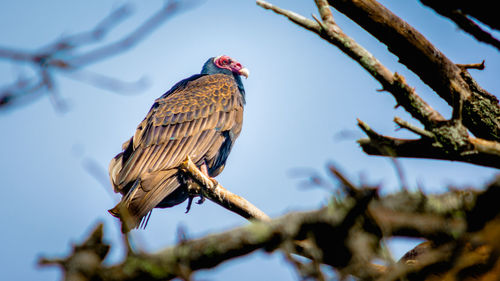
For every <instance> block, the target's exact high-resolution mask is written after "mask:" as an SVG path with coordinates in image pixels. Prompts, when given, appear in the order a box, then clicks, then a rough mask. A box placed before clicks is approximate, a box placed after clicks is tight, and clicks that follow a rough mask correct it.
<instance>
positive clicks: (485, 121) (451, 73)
mask: <svg viewBox="0 0 500 281" xmlns="http://www.w3.org/2000/svg"><path fill="white" fill-rule="evenodd" d="M328 2H329V3H330V5H332V6H333V7H335V8H336V9H337V10H338V11H340V12H342V13H344V14H345V15H346V16H348V17H349V18H351V19H352V20H353V21H355V22H356V23H358V24H359V25H360V26H361V27H363V28H364V29H365V30H367V31H368V32H370V33H371V34H372V35H373V36H375V37H376V38H377V39H379V40H380V41H381V42H382V43H384V44H385V45H387V47H388V49H389V51H391V52H392V53H394V54H395V55H396V56H398V57H399V60H400V62H401V63H402V64H404V65H406V66H407V67H408V68H409V69H410V70H412V71H413V72H414V73H415V74H417V75H418V76H419V77H420V78H421V79H422V81H424V82H425V83H426V84H427V85H429V86H430V87H431V88H432V89H434V91H435V92H436V93H437V94H438V95H439V96H440V97H441V98H443V99H444V100H445V101H447V102H448V104H450V105H451V106H453V105H454V103H455V101H456V99H463V100H464V112H463V113H464V125H465V126H467V128H468V129H469V130H470V131H471V132H472V133H473V134H474V135H476V136H477V137H480V138H483V139H488V140H494V141H500V106H499V104H498V99H497V98H496V97H495V96H494V95H491V94H490V93H488V92H487V91H486V90H484V89H482V88H481V87H480V86H479V85H477V83H476V82H475V81H474V79H473V78H472V77H471V76H470V75H469V74H468V73H467V71H466V70H463V69H461V68H460V67H458V66H457V65H456V64H454V63H453V62H452V61H450V60H449V59H448V58H447V57H446V56H445V55H444V54H443V53H441V52H440V51H439V50H438V49H437V48H436V47H434V46H433V45H432V44H431V43H430V42H429V41H428V40H427V39H426V38H425V37H424V36H423V35H422V34H420V33H419V32H418V31H417V30H415V29H414V28H413V27H411V26H410V25H409V24H408V23H406V22H405V21H403V20H402V19H401V18H399V17H398V16H396V15H395V14H393V13H392V12H391V11H389V10H388V9H387V8H385V7H384V6H382V5H381V4H379V3H378V2H376V1H375V0H363V1H352V0H329V1H328Z"/></svg>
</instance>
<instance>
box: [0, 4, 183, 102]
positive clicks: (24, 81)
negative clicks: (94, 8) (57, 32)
mask: <svg viewBox="0 0 500 281" xmlns="http://www.w3.org/2000/svg"><path fill="white" fill-rule="evenodd" d="M183 5H184V4H181V3H180V2H178V1H175V0H171V1H166V2H165V5H164V7H163V8H161V9H160V10H158V11H157V12H156V13H155V14H153V15H152V16H151V17H150V18H148V19H146V20H145V21H144V22H142V23H141V24H140V25H139V26H138V27H137V28H136V29H135V30H133V31H131V32H130V33H129V34H127V35H125V36H124V37H123V38H121V39H119V40H117V41H115V42H112V43H109V44H106V43H102V44H101V45H100V46H97V47H95V48H93V49H90V50H85V51H81V50H82V48H87V47H88V45H90V44H98V43H100V42H102V41H103V40H104V39H105V38H106V36H107V35H108V34H109V33H111V31H112V30H113V29H114V28H115V27H116V26H118V24H120V23H121V22H123V21H124V20H125V19H126V18H127V17H129V16H130V15H131V11H132V10H131V8H130V6H128V5H123V6H121V7H119V8H117V9H115V10H114V11H112V12H111V13H110V14H109V15H108V16H107V17H106V18H104V19H103V20H102V21H100V22H99V23H98V24H97V25H96V26H95V27H94V28H93V29H92V30H90V31H87V32H82V33H77V34H73V35H68V36H63V37H62V38H59V39H57V40H55V41H54V42H52V43H50V44H48V45H46V46H43V47H41V48H39V49H38V50H36V51H33V52H31V51H24V50H17V49H11V48H7V47H2V46H0V59H3V60H8V61H10V62H12V63H14V64H21V63H23V64H28V65H29V66H30V67H31V68H32V69H33V73H34V74H33V75H31V76H29V77H25V76H24V75H20V76H19V78H18V79H17V81H14V82H13V83H12V84H10V85H6V86H4V87H2V89H0V110H1V109H5V108H8V107H9V108H10V107H12V106H13V105H18V104H25V103H27V102H29V101H32V100H35V99H36V98H38V97H40V96H42V95H43V94H46V93H48V94H50V95H51V98H52V99H53V100H54V101H55V105H56V106H58V107H56V108H58V109H62V108H60V105H62V102H61V100H59V96H58V93H57V82H56V78H57V75H58V74H66V75H67V76H68V77H69V78H73V79H76V80H80V81H83V82H86V83H89V84H91V85H94V86H96V87H102V88H104V89H107V90H112V91H115V92H127V91H133V90H137V89H139V88H143V84H144V81H142V80H139V81H137V82H133V83H129V82H124V81H121V80H119V79H116V78H112V77H107V76H105V75H101V74H96V73H92V72H89V71H84V69H85V68H86V67H87V66H89V65H90V64H92V63H96V62H98V61H102V60H105V59H107V58H110V57H112V56H115V55H118V54H120V53H122V52H124V51H126V50H128V49H130V48H132V47H133V46H135V45H136V44H138V43H139V42H141V41H142V40H144V39H145V38H146V37H147V36H148V35H149V34H151V33H152V32H153V31H154V30H155V29H157V28H158V27H159V26H161V25H162V24H163V23H164V22H165V21H166V20H168V19H170V18H171V17H172V16H173V15H174V14H176V13H177V12H179V11H180V10H181V8H183Z"/></svg>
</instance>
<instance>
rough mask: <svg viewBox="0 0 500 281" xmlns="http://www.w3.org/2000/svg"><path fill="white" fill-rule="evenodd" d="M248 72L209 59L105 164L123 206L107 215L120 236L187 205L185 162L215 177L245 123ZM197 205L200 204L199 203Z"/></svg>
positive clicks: (230, 63) (161, 100)
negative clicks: (160, 212) (157, 213)
mask: <svg viewBox="0 0 500 281" xmlns="http://www.w3.org/2000/svg"><path fill="white" fill-rule="evenodd" d="M248 75H249V71H248V69H247V68H245V67H243V66H242V65H241V64H240V63H239V62H238V61H236V60H234V59H232V58H231V57H229V56H227V55H221V56H218V57H211V58H209V59H208V60H207V61H206V62H205V63H204V64H203V67H202V70H201V73H200V74H195V75H192V76H191V77H189V78H186V79H184V80H181V81H179V82H177V83H176V84H175V85H174V86H173V87H172V88H171V89H170V90H168V91H167V92H165V93H164V94H163V95H162V96H160V97H159V98H158V99H156V100H155V102H154V103H153V105H152V106H151V109H150V110H149V112H148V114H147V115H146V117H145V118H144V120H143V121H142V122H141V123H140V124H139V125H138V127H137V129H136V131H135V134H134V135H133V136H132V137H131V138H130V139H129V140H127V141H126V142H125V143H124V144H123V145H122V151H121V152H120V153H118V154H117V155H116V156H115V157H114V158H113V159H112V160H111V162H110V164H109V176H110V179H111V183H112V186H113V189H114V191H115V192H116V193H121V194H122V198H121V201H120V202H119V203H118V204H117V205H116V206H115V207H114V208H112V209H110V210H108V211H109V212H110V213H111V215H113V216H115V217H117V218H120V220H121V221H122V230H124V231H128V230H130V229H133V228H139V227H143V228H145V227H146V225H147V223H148V220H149V217H150V215H151V212H152V210H153V209H154V208H169V207H173V206H175V205H178V204H181V203H183V202H184V201H186V200H187V199H189V202H188V207H187V211H186V212H188V211H189V208H190V206H191V201H192V199H193V197H194V196H193V195H190V194H189V192H188V185H189V184H190V180H189V179H187V178H186V176H185V175H184V174H183V173H182V172H181V171H180V169H179V166H180V164H181V163H182V162H183V161H184V160H185V159H186V158H187V157H188V156H189V157H190V158H191V160H192V161H193V162H194V163H195V164H196V166H197V167H198V168H199V169H200V170H201V171H202V172H204V173H205V174H206V175H207V176H209V177H211V178H213V177H215V176H217V175H219V174H220V173H221V172H222V170H223V169H224V167H225V164H226V160H227V158H228V156H229V153H230V152H231V149H232V148H233V145H234V142H235V140H236V138H237V137H238V136H239V134H240V132H241V128H242V123H243V106H244V105H245V89H244V87H243V83H242V80H241V76H244V77H245V78H248ZM200 201H201V200H200Z"/></svg>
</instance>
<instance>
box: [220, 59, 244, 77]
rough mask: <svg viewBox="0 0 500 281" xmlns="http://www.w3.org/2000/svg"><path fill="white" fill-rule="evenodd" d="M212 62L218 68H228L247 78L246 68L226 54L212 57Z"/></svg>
mask: <svg viewBox="0 0 500 281" xmlns="http://www.w3.org/2000/svg"><path fill="white" fill-rule="evenodd" d="M214 64H215V65H216V66H217V67H219V68H225V69H229V70H230V71H231V72H233V73H236V74H238V75H242V76H245V78H248V75H249V74H250V73H249V71H248V69H246V68H244V67H243V66H242V65H241V63H239V62H237V61H236V60H233V59H232V58H230V57H229V56H226V55H222V56H219V57H216V58H215V59H214Z"/></svg>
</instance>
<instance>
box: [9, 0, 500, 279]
mask: <svg viewBox="0 0 500 281" xmlns="http://www.w3.org/2000/svg"><path fill="white" fill-rule="evenodd" d="M271 2H272V3H274V4H276V5H278V6H281V7H282V8H286V9H291V10H293V11H296V12H298V13H300V14H302V15H305V16H310V15H311V13H315V14H318V13H317V11H316V9H315V5H314V1H312V0H311V1H286V0H272V1H271ZM122 3H125V2H124V1H102V0H100V1H98V0H89V1H65V0H45V1H28V0H17V1H1V2H0V46H4V47H11V48H19V49H23V50H35V49H36V48H37V47H40V46H43V45H46V44H47V43H50V42H52V41H53V40H55V39H57V38H58V37H60V36H61V35H62V34H66V35H67V34H72V33H75V32H80V31H85V30H88V29H90V28H91V27H93V26H94V24H95V23H96V22H98V21H99V20H101V19H102V18H104V17H105V16H106V15H107V14H108V13H109V12H110V11H111V10H112V9H113V8H114V7H117V6H118V5H120V4H122ZM131 3H132V4H133V6H134V7H135V13H134V15H133V16H132V17H131V18H130V20H128V21H126V22H125V23H123V24H121V25H120V26H119V27H118V28H117V29H116V32H114V33H112V34H111V35H110V36H109V38H108V39H107V40H106V42H113V41H114V40H116V39H118V38H120V36H123V35H124V34H126V33H127V31H130V30H131V29H133V28H134V27H136V26H137V25H138V24H139V23H140V22H141V21H143V20H145V19H146V18H147V17H149V16H150V15H151V14H153V13H154V12H155V11H156V10H157V9H159V8H160V7H161V5H162V1H131ZM382 3H383V4H384V5H386V6H387V7H388V8H389V9H391V10H392V11H393V12H395V13H396V14H398V15H399V16H400V17H402V18H403V19H405V20H406V21H407V22H409V23H410V24H411V25H412V26H414V27H415V28H416V29H418V30H419V31H420V32H422V33H423V34H424V35H425V36H426V37H427V38H428V39H429V40H430V41H431V42H433V43H434V44H435V46H436V47H438V48H439V49H440V50H441V51H443V52H444V53H445V54H446V55H447V56H448V57H449V58H450V59H451V60H452V61H454V62H456V63H478V62H481V61H482V60H483V59H485V60H486V69H485V70H484V71H476V70H471V74H472V75H473V76H474V78H475V79H476V80H477V81H478V82H479V84H480V85H481V86H483V87H484V88H485V89H487V90H488V91H490V92H491V93H493V94H495V93H496V94H498V93H499V92H500V85H499V83H498V81H499V80H498V78H499V74H500V55H499V53H498V52H497V51H495V49H493V48H492V47H489V46H487V45H484V44H479V43H477V42H476V41H475V40H473V39H472V38H471V37H470V36H469V35H467V34H464V33H463V32H462V31H460V30H458V29H457V28H456V27H455V25H454V24H452V23H451V22H449V21H448V20H446V19H444V18H441V17H439V16H437V15H436V14H435V13H434V12H433V11H432V10H430V9H428V8H425V7H422V6H421V5H420V4H419V2H418V1H415V0H414V1H396V0H392V1H388V0H387V1H386V0H384V1H382ZM334 16H335V19H336V20H337V22H338V24H339V25H340V26H341V27H342V28H343V30H344V31H345V32H346V33H347V34H348V35H350V36H351V37H353V38H354V39H355V40H357V41H358V42H359V43H360V44H362V45H363V46H365V47H366V48H367V49H368V50H369V51H371V52H372V53H373V54H375V56H376V57H377V58H378V59H379V60H381V61H382V63H383V64H385V65H386V66H387V67H388V68H389V69H391V70H392V71H397V72H398V73H402V74H403V75H404V76H405V77H406V78H407V81H408V83H409V84H410V85H411V86H413V87H415V88H416V90H417V92H418V93H419V94H420V95H421V96H422V97H423V98H424V99H425V100H427V101H428V102H429V103H431V104H432V106H433V107H434V108H436V109H438V110H439V111H440V112H441V113H442V114H443V115H445V116H449V115H450V112H451V110H450V108H449V107H448V105H446V104H445V103H444V102H443V101H442V100H440V99H439V98H438V97H437V95H435V94H434V93H433V92H432V90H431V89H429V88H428V87H427V86H425V85H424V84H423V83H422V82H421V81H420V80H419V79H418V78H417V77H416V76H414V75H412V74H411V73H410V72H409V71H408V70H407V69H406V68H405V67H404V66H402V65H400V64H398V63H397V58H396V57H395V56H393V55H391V54H390V53H389V52H388V51H387V49H386V47H385V46H384V45H382V44H380V43H379V42H378V41H377V40H376V39H374V38H373V37H371V36H370V35H369V34H368V33H366V32H365V31H364V30H362V29H360V28H359V27H357V26H356V25H355V24H354V23H352V22H351V21H350V20H349V19H347V18H345V17H344V16H342V15H341V14H338V13H334ZM221 54H227V55H229V56H231V57H233V58H235V59H237V60H238V61H240V62H241V63H242V64H243V65H244V66H246V67H247V68H248V69H250V71H251V73H250V78H249V79H248V80H245V81H243V82H244V85H245V89H246V92H247V106H246V107H245V116H244V125H243V131H242V133H241V135H240V138H239V139H238V140H237V142H236V145H235V147H234V149H233V151H232V153H231V156H230V157H229V160H228V163H227V166H226V169H225V170H224V172H223V173H222V174H221V175H220V176H219V177H218V180H219V181H220V183H221V184H222V185H224V186H225V187H226V188H228V189H230V190H231V191H233V192H235V193H236V194H239V195H241V196H244V197H245V198H247V199H248V200H249V201H251V202H253V203H254V204H255V205H257V206H258V207H260V208H261V209H262V210H263V211H265V212H266V213H268V214H269V215H271V216H272V217H277V216H280V215H282V214H285V213H286V212H289V211H296V210H310V209H314V208H318V207H320V206H322V205H324V204H326V202H327V201H328V198H329V193H328V192H327V191H325V190H322V189H317V188H304V187H303V185H302V184H301V183H303V182H304V181H306V180H307V173H304V171H309V172H316V173H319V174H321V175H323V176H325V178H328V175H327V174H326V173H325V167H326V164H327V163H329V162H335V163H336V164H338V165H339V167H341V169H342V170H343V171H345V172H346V174H348V175H349V176H350V177H351V179H353V181H355V182H360V181H363V180H364V181H365V182H368V183H373V184H381V185H382V192H391V191H395V190H398V189H399V188H400V184H399V181H398V179H397V177H396V175H395V172H394V168H393V166H392V164H391V162H390V161H389V160H388V159H386V158H381V157H373V156H367V155H365V154H363V153H362V151H361V150H360V148H359V147H358V146H357V144H356V143H355V140H356V139H357V138H360V137H363V134H362V133H361V132H360V131H359V130H358V129H357V127H356V118H360V119H362V120H364V121H365V122H367V123H368V124H369V125H370V126H372V127H373V128H374V129H375V130H378V131H379V132H380V133H384V134H387V135H393V136H399V137H412V135H411V134H409V133H408V132H404V131H398V132H395V131H394V129H395V125H394V124H393V122H392V119H393V117H394V116H399V117H402V118H404V119H406V120H409V121H411V122H412V123H414V124H418V123H417V121H415V120H412V119H411V118H410V117H409V115H408V114H406V113H405V112H404V111H403V110H402V109H394V105H395V102H394V99H393V98H392V97H391V96H390V95H389V94H387V93H380V92H377V91H376V90H377V89H379V88H380V85H379V84H378V83H377V82H375V81H374V80H373V79H372V78H371V76H369V75H368V74H367V73H366V72H365V71H364V70H363V69H361V67H360V66H358V64H357V63H355V62H354V61H352V60H351V59H350V58H348V57H347V56H346V55H344V54H343V53H342V52H340V51H339V50H338V49H337V48H336V47H334V46H331V45H329V44H328V43H326V42H324V41H323V40H321V39H319V37H317V36H316V35H314V34H312V33H311V32H308V31H306V30H304V29H302V28H300V27H298V26H296V25H294V24H292V23H291V22H289V21H288V20H286V19H285V18H283V17H281V16H278V15H275V14H274V13H272V12H270V11H267V10H264V9H262V8H260V7H258V6H257V5H256V4H255V1H253V0H240V1H223V0H207V1H203V2H200V3H199V4H198V5H196V6H195V7H194V8H193V9H191V10H188V11H186V12H183V13H181V14H178V15H176V16H175V17H173V18H172V19H171V20H169V21H168V22H167V23H166V24H164V25H163V26H162V27H161V28H159V29H158V30H156V32H154V33H153V34H152V35H151V36H149V37H148V38H147V39H146V40H144V41H143V42H142V43H140V44H139V45H138V46H136V47H135V48H133V49H131V50H129V51H127V52H125V53H122V54H119V55H117V56H114V57H112V58H110V59H108V60H105V61H102V62H99V63H96V64H93V65H91V66H90V67H89V68H88V70H89V71H92V72H96V73H101V74H106V75H109V76H111V77H116V78H119V79H122V80H124V81H137V80H138V79H141V78H143V77H146V78H147V80H148V81H149V87H147V88H146V89H144V90H143V91H141V92H139V93H136V94H126V95H124V94H116V93H113V92H110V91H107V90H103V89H100V88H96V87H94V86H92V85H88V84H85V83H82V82H79V81H76V80H74V79H72V78H71V77H68V76H67V75H62V76H58V77H59V78H58V80H57V83H58V89H59V92H60V95H61V97H62V99H63V100H64V101H65V102H66V103H67V104H68V106H69V110H68V111H67V112H65V113H61V112H60V111H58V110H57V109H55V108H54V106H53V105H52V103H51V102H50V99H49V98H47V97H46V96H45V97H41V98H39V99H36V100H35V101H34V102H32V103H30V104H28V105H26V106H22V107H16V108H13V109H10V110H8V111H4V112H0V134H1V138H0V175H1V179H2V180H1V182H0V188H1V192H2V196H1V197H0V213H1V214H2V216H1V217H0V225H1V228H0V241H2V251H1V254H0V280H42V281H43V280H56V279H58V278H59V276H60V271H59V270H58V269H56V268H52V269H39V268H37V267H36V261H37V259H38V257H40V256H41V255H46V256H59V255H64V254H67V252H68V250H69V249H70V242H76V241H81V240H82V239H83V238H84V237H85V235H87V234H88V232H89V231H90V229H91V228H92V227H94V226H95V225H96V223H97V222H104V223H105V235H106V240H107V241H108V242H110V243H111V244H113V250H112V252H111V256H110V260H109V262H110V263H112V262H117V261H118V260H119V259H120V257H121V256H122V254H123V248H122V246H121V244H120V241H121V240H120V237H119V224H118V222H117V220H116V219H114V218H113V217H111V216H110V215H109V214H108V213H107V211H106V210H107V209H109V208H111V207H112V206H114V205H115V204H116V203H117V202H118V200H119V198H120V197H119V196H118V195H115V194H112V192H111V186H110V184H109V183H108V182H106V180H107V179H105V180H104V181H105V185H103V184H102V183H101V182H100V181H99V180H98V179H96V177H95V176H93V175H91V173H89V171H88V169H87V168H86V163H87V164H88V163H89V162H92V163H96V164H97V165H98V166H99V167H100V169H102V173H105V172H106V173H107V167H108V163H109V161H110V160H111V158H112V157H113V156H114V155H116V154H117V153H118V152H120V148H121V144H122V143H123V142H124V141H125V140H126V139H128V138H129V137H130V136H131V135H132V134H133V133H134V131H135V128H136V126H137V125H138V124H139V122H140V121H141V120H142V119H143V118H144V116H145V115H146V113H147V111H148V110H149V107H150V106H151V104H152V103H153V100H154V99H155V98H157V97H158V96H160V95H161V94H163V93H164V92H165V91H166V90H168V89H169V88H170V87H171V86H172V85H173V84H174V83H175V82H177V81H179V80H181V79H183V78H186V77H188V76H190V75H192V74H195V73H199V71H200V70H201V66H202V64H203V63H204V62H205V60H206V59H207V58H208V57H211V56H217V55H221ZM19 73H25V74H26V75H29V74H31V72H30V70H29V68H26V67H25V66H23V65H17V66H13V65H11V64H10V63H8V62H7V61H0V85H6V84H7V83H8V82H9V81H13V80H14V79H16V78H17V77H18V75H19ZM343 131H344V132H345V131H348V132H350V133H349V134H348V135H349V136H348V137H344V138H339V137H337V136H338V135H339V133H341V132H343ZM401 165H402V167H403V169H404V171H405V174H406V177H407V181H408V184H409V186H410V188H412V189H415V188H417V186H420V187H422V188H423V189H424V190H426V191H428V192H440V191H443V190H445V189H446V187H447V186H448V185H455V186H461V187H463V186H481V185H483V184H484V183H486V182H487V181H489V180H490V179H492V177H493V175H494V174H495V172H497V171H496V170H494V169H489V168H483V167H477V166H473V165H468V164H462V163H451V162H444V161H433V160H414V159H402V160H401ZM185 207H186V205H185V204H183V205H179V206H176V207H174V208H171V209H166V210H155V211H154V212H153V215H152V217H151V219H150V221H149V225H148V228H147V229H146V230H139V231H134V241H135V242H136V243H137V245H138V247H141V248H143V249H146V250H148V251H155V250H158V249H160V248H162V247H166V246H169V245H172V244H173V243H175V241H176V232H177V229H178V227H179V226H183V227H184V228H185V230H186V231H187V234H188V237H191V238H195V237H201V236H203V235H206V234H208V233H213V232H220V231H224V230H227V229H231V228H234V227H236V226H241V225H245V224H247V222H246V221H245V220H244V219H242V218H241V217H238V216H237V215H235V214H233V213H230V212H228V211H226V210H225V209H222V208H221V207H219V206H217V205H215V204H213V203H211V202H208V201H207V202H206V203H204V204H203V205H201V206H199V205H194V206H193V208H192V209H191V212H190V213H189V214H184V211H185ZM390 245H391V248H392V249H393V250H394V255H395V257H396V258H399V257H400V256H401V255H402V254H403V253H404V252H405V251H406V250H408V249H409V248H410V247H411V246H412V245H413V244H409V243H401V242H399V243H391V244H390ZM196 277H198V278H199V279H203V280H296V275H295V273H294V271H293V269H292V268H291V266H289V265H288V264H287V263H286V261H285V260H284V259H283V257H282V256H281V255H280V254H272V255H268V254H266V253H263V252H257V253H254V254H252V255H250V256H248V257H244V258H240V259H237V260H234V261H230V262H227V263H224V264H223V265H221V266H219V267H217V268H216V269H213V270H209V271H201V272H199V273H197V274H196V275H195V278H196Z"/></svg>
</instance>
